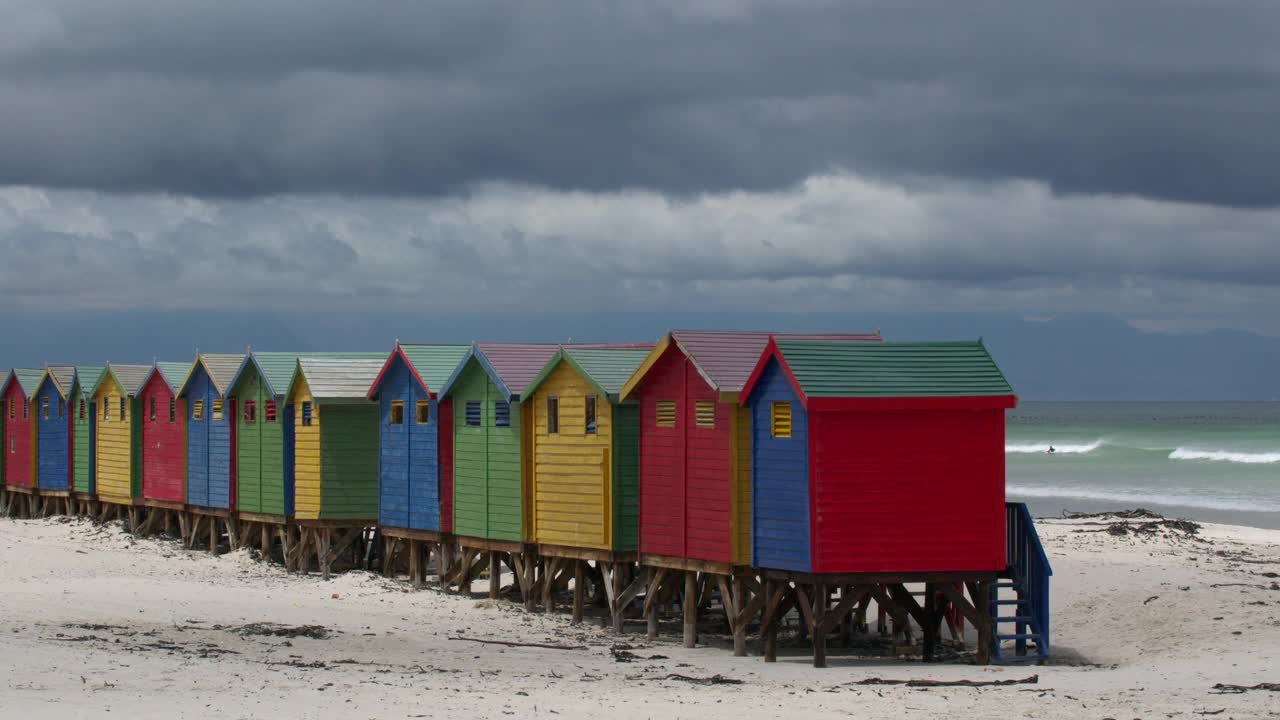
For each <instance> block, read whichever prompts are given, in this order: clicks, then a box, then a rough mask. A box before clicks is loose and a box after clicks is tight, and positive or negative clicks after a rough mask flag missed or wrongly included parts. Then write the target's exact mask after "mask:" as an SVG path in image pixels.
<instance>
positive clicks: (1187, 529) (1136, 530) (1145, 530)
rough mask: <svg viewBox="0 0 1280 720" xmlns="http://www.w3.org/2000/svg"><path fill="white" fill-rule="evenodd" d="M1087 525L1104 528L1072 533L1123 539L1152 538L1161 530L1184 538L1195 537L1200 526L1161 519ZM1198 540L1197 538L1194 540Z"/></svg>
mask: <svg viewBox="0 0 1280 720" xmlns="http://www.w3.org/2000/svg"><path fill="white" fill-rule="evenodd" d="M1085 524H1087V525H1103V526H1104V527H1101V528H1098V529H1096V530H1094V529H1086V528H1079V529H1076V530H1074V531H1072V532H1078V533H1095V532H1104V533H1106V534H1108V535H1112V536H1114V537H1125V536H1128V535H1135V536H1148V537H1150V536H1154V535H1156V534H1157V533H1158V532H1159V531H1160V530H1161V529H1168V530H1174V531H1177V532H1180V533H1182V535H1183V536H1184V537H1189V538H1190V537H1195V536H1196V535H1197V534H1198V533H1199V532H1200V528H1201V525H1200V523H1197V522H1192V521H1190V520H1169V519H1167V518H1161V519H1159V520H1149V521H1147V522H1137V523H1135V522H1130V521H1128V520H1121V521H1120V522H1113V523H1085ZM1196 539H1199V538H1196Z"/></svg>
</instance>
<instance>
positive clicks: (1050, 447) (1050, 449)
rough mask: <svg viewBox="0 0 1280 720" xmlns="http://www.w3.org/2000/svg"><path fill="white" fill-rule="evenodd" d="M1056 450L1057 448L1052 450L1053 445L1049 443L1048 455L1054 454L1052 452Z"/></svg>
mask: <svg viewBox="0 0 1280 720" xmlns="http://www.w3.org/2000/svg"><path fill="white" fill-rule="evenodd" d="M1056 452H1058V451H1057V450H1054V449H1053V446H1052V445H1050V446H1049V454H1050V455H1052V454H1054V453H1056Z"/></svg>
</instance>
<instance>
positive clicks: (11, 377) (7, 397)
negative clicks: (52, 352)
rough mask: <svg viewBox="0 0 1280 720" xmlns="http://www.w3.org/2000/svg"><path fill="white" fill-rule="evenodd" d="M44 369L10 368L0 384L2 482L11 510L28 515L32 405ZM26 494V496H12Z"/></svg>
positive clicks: (32, 477) (32, 481)
mask: <svg viewBox="0 0 1280 720" xmlns="http://www.w3.org/2000/svg"><path fill="white" fill-rule="evenodd" d="M43 375H44V371H43V370H31V369H27V368H17V369H14V370H10V371H9V374H8V375H7V376H6V377H5V381H4V385H3V386H2V387H0V398H2V399H3V400H4V417H5V425H4V455H5V462H4V486H5V490H6V491H7V492H8V493H9V506H8V508H7V509H8V510H9V511H10V512H22V513H24V514H27V515H30V514H32V513H34V512H35V511H36V507H35V498H34V495H33V493H34V492H35V491H36V428H35V424H36V423H35V418H34V417H33V415H34V414H35V410H34V407H33V405H34V404H35V403H34V398H35V392H36V387H37V386H38V385H39V384H40V378H41V377H42V376H43ZM15 495H21V496H25V499H23V498H20V497H15Z"/></svg>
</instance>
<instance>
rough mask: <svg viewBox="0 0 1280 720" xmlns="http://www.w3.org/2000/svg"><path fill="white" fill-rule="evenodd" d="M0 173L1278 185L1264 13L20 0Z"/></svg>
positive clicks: (1, 37) (127, 180) (101, 180)
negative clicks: (852, 177)
mask: <svg viewBox="0 0 1280 720" xmlns="http://www.w3.org/2000/svg"><path fill="white" fill-rule="evenodd" d="M7 5H8V6H9V7H6V8H0V9H3V10H4V13H3V14H4V16H5V17H6V22H5V23H4V25H5V27H4V28H0V184H4V183H20V184H30V185H46V186H59V187H81V188H90V189H96V190H104V191H113V192H114V191H164V192H178V193H190V194H194V195H199V196H252V195H259V194H271V193H279V192H339V193H354V194H393V195H420V194H452V193H458V192H461V191H462V190H463V189H464V188H465V187H466V186H468V185H470V184H473V183H476V182H482V181H489V180H505V181H516V182H527V183H530V184H534V185H542V186H548V187H552V188H560V189H581V190H588V191H601V190H605V191H608V190H615V189H620V188H649V189H654V190H657V191H659V192H665V193H675V194H683V193H689V192H696V191H709V192H718V191H725V190H732V189H739V188H742V189H774V188H781V187H786V186H788V185H790V184H792V183H794V182H796V181H798V180H800V179H802V178H805V177H808V176H811V175H813V174H815V173H822V172H826V171H828V170H830V169H832V168H837V167H843V168H852V169H854V170H856V171H857V172H859V173H869V174H875V175H882V176H883V175H891V176H907V175H915V176H919V175H934V176H941V177H952V178H970V179H983V180H990V179H999V178H1005V177H1024V178H1032V179H1039V180H1043V181H1046V182H1048V183H1050V184H1051V185H1052V186H1053V187H1054V188H1055V189H1057V190H1060V191H1066V192H1082V193H1117V194H1134V195H1142V196H1150V197H1158V198H1167V199H1177V200H1190V201H1197V202H1206V203H1212V204H1226V205H1241V206H1247V205H1270V204H1277V203H1280V173H1277V171H1276V168H1277V167H1280V143H1275V142H1274V140H1273V136H1274V128H1275V127H1276V126H1277V123H1278V122H1280V93H1276V92H1275V88H1276V87H1277V86H1280V82H1278V81H1280V49H1278V48H1280V45H1277V43H1275V41H1274V38H1275V29H1276V28H1277V27H1280V6H1277V5H1275V4H1271V3H1256V2H1245V1H1243V0H1239V1H1236V0H1221V1H1220V2H1212V3H1209V2H1203V3H1197V2H1169V3H1154V2H1132V3H1116V2H1101V1H1100V0H1089V1H1084V0H1081V1H1078V2H1061V3H1034V4H1031V3H1018V4H1011V3H1008V2H995V1H994V0H991V1H978V2H963V3H961V2H950V1H947V2H943V1H941V0H938V1H936V2H893V3H867V2H830V3H828V2H773V3H756V2H747V1H746V0H743V1H740V2H735V1H731V0H711V1H708V2H701V3H680V2H660V3H612V4H608V5H607V6H606V4H603V3H598V2H565V1H561V0H549V1H548V2H540V3H521V2H509V3H508V2H465V3H464V2H457V3H423V2H385V3H375V4H362V3H349V2H338V1H337V0H307V1H306V2H302V1H301V0H289V1H280V2H269V3H263V2H253V3H250V2H221V3H177V2H172V3H153V2H141V1H139V0H135V1H133V2H114V3H100V2H89V1H88V0H53V1H49V0H40V1H39V2H36V1H35V0H32V1H31V2H20V3H13V2H10V3H7Z"/></svg>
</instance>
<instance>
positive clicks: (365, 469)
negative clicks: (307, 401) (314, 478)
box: [308, 403, 378, 520]
mask: <svg viewBox="0 0 1280 720" xmlns="http://www.w3.org/2000/svg"><path fill="white" fill-rule="evenodd" d="M319 405H320V404H319V403H317V404H316V405H315V406H313V407H312V412H313V413H314V412H315V411H316V409H317V408H319ZM323 411H324V424H323V425H321V426H320V463H321V464H320V481H321V487H320V513H319V515H318V518H319V519H324V520H331V519H343V520H375V519H376V518H377V517H378V406H377V405H374V404H372V403H368V404H365V403H361V404H358V405H346V404H334V403H328V404H326V405H324V408H323ZM308 429H312V428H308Z"/></svg>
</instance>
